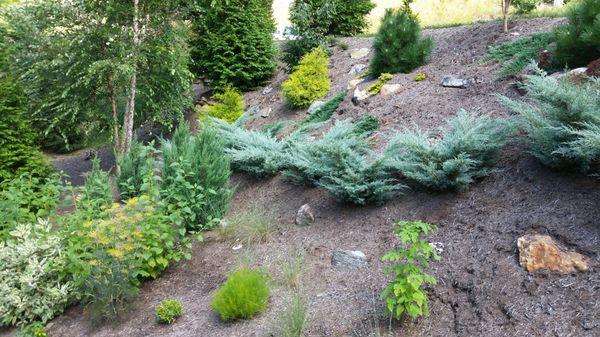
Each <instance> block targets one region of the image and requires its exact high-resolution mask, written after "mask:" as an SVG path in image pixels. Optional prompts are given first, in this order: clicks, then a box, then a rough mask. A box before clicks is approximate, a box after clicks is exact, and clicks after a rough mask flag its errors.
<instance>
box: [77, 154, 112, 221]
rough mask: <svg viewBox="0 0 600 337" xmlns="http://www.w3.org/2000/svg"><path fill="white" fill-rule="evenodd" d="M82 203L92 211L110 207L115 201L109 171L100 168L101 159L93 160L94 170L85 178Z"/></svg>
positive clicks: (81, 196)
mask: <svg viewBox="0 0 600 337" xmlns="http://www.w3.org/2000/svg"><path fill="white" fill-rule="evenodd" d="M79 201H80V205H81V206H82V207H84V208H86V209H88V210H89V211H91V212H94V211H97V210H99V209H101V208H102V207H108V206H110V205H111V204H112V202H113V195H112V189H111V185H110V179H109V174H108V172H104V171H102V170H100V160H99V159H93V160H92V172H90V173H89V174H88V176H87V177H86V178H85V185H84V186H83V189H82V190H81V194H80V195H79Z"/></svg>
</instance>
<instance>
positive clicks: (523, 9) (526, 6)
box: [513, 0, 542, 14]
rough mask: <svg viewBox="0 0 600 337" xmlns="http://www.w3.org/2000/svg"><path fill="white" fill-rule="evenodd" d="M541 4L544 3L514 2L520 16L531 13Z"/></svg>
mask: <svg viewBox="0 0 600 337" xmlns="http://www.w3.org/2000/svg"><path fill="white" fill-rule="evenodd" d="M540 3H542V1H541V0H513V5H514V6H515V8H516V9H517V13H518V14H527V13H531V12H532V11H533V10H534V9H536V7H537V6H539V5H540Z"/></svg>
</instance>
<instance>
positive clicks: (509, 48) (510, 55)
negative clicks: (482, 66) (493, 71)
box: [484, 32, 556, 77]
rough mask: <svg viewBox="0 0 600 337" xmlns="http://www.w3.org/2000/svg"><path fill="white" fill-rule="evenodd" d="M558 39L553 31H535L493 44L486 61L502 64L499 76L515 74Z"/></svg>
mask: <svg viewBox="0 0 600 337" xmlns="http://www.w3.org/2000/svg"><path fill="white" fill-rule="evenodd" d="M555 40H556V37H555V35H554V33H553V32H542V33H535V34H532V35H530V36H526V37H523V38H521V39H516V40H512V41H508V42H504V43H501V44H499V45H495V46H491V47H490V48H489V50H488V54H487V56H486V57H485V58H484V62H492V61H494V62H498V63H500V64H502V67H501V68H500V71H499V72H498V77H506V76H510V75H514V74H516V73H518V72H520V71H521V70H523V69H524V68H525V67H526V66H528V65H529V64H530V63H531V60H534V59H536V58H537V57H538V54H539V52H540V50H541V49H546V48H548V46H549V45H550V44H551V43H552V42H554V41H555Z"/></svg>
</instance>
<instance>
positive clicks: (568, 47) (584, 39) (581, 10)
mask: <svg viewBox="0 0 600 337" xmlns="http://www.w3.org/2000/svg"><path fill="white" fill-rule="evenodd" d="M567 17H568V19H569V23H568V24H567V25H565V26H563V27H559V28H558V29H557V30H556V55H555V56H556V60H557V61H558V63H559V64H560V65H568V66H569V67H581V66H585V65H586V64H588V63H589V62H590V61H592V60H594V59H595V58H597V57H598V55H600V1H598V0H579V1H577V2H574V3H573V4H572V5H570V7H569V10H568V13H567Z"/></svg>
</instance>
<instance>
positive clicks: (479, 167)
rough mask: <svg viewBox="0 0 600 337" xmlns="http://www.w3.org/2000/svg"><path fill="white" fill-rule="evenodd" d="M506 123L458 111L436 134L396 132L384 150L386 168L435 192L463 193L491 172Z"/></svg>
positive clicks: (507, 131) (503, 140) (508, 128)
mask: <svg viewBox="0 0 600 337" xmlns="http://www.w3.org/2000/svg"><path fill="white" fill-rule="evenodd" d="M511 129H512V128H511V126H510V123H509V122H508V121H506V120H499V119H492V118H491V117H490V116H488V115H483V116H477V115H475V114H473V113H468V112H466V111H460V112H459V113H458V115H457V116H456V117H454V118H453V119H452V120H450V122H449V124H448V126H447V127H445V128H442V129H440V131H439V134H437V135H431V134H429V133H427V132H423V131H421V130H418V129H417V130H416V131H407V132H402V133H398V134H397V135H396V136H395V137H394V138H392V139H391V141H390V144H389V145H388V147H387V149H386V150H385V154H384V156H385V158H386V161H387V165H388V167H389V168H390V169H391V170H393V171H398V172H400V173H401V174H402V175H403V176H404V177H406V178H408V179H410V180H412V181H414V182H416V183H418V184H420V185H422V186H424V187H427V188H431V189H434V190H448V189H455V190H464V189H466V188H467V187H468V186H469V185H470V184H472V183H473V182H474V181H475V180H476V179H478V178H481V177H484V176H486V175H488V174H489V173H490V169H488V168H487V166H489V165H491V164H492V163H493V162H494V161H495V159H496V155H497V153H498V151H499V150H500V148H502V146H504V145H505V144H506V143H507V141H508V136H509V134H510V132H511Z"/></svg>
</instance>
